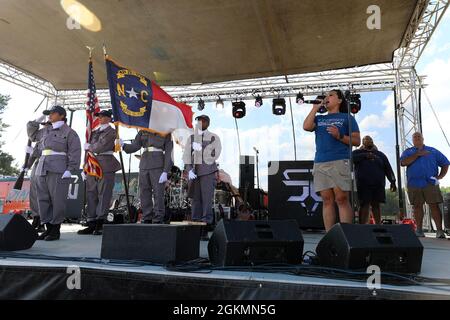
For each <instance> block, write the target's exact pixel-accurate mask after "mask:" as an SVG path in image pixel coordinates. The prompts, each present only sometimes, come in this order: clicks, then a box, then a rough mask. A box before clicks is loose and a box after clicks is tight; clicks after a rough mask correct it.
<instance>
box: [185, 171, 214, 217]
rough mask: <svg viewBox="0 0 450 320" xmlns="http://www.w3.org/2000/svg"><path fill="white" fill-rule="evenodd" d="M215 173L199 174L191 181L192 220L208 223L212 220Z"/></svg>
mask: <svg viewBox="0 0 450 320" xmlns="http://www.w3.org/2000/svg"><path fill="white" fill-rule="evenodd" d="M216 184H217V180H216V173H215V172H214V173H210V174H207V175H204V176H199V177H197V179H195V180H193V181H192V186H191V187H192V188H193V190H192V192H193V197H192V220H193V221H202V222H206V223H208V224H212V223H213V222H214V215H213V209H212V207H213V203H212V201H213V197H214V191H215V189H216Z"/></svg>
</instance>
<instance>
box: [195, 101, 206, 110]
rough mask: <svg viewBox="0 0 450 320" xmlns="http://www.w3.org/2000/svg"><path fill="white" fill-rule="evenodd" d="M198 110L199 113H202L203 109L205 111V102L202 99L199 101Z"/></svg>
mask: <svg viewBox="0 0 450 320" xmlns="http://www.w3.org/2000/svg"><path fill="white" fill-rule="evenodd" d="M197 109H198V110H199V111H202V110H203V109H205V101H203V100H202V99H201V98H200V100H198V107H197Z"/></svg>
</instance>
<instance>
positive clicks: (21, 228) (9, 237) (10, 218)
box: [0, 213, 37, 251]
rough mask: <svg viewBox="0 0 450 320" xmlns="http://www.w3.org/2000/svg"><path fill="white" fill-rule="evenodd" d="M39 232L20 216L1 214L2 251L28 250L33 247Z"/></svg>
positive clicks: (0, 242) (0, 241)
mask: <svg viewBox="0 0 450 320" xmlns="http://www.w3.org/2000/svg"><path fill="white" fill-rule="evenodd" d="M36 239H37V232H36V230H34V229H33V227H32V226H31V224H30V223H29V222H28V221H27V219H25V218H24V217H22V216H21V215H19V214H13V213H10V214H0V250H2V251H16V250H26V249H29V248H31V247H32V246H33V244H34V242H35V241H36Z"/></svg>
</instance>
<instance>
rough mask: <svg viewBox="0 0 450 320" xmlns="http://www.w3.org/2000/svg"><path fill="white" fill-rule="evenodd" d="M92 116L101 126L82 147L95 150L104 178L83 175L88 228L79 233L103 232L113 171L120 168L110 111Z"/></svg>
mask: <svg viewBox="0 0 450 320" xmlns="http://www.w3.org/2000/svg"><path fill="white" fill-rule="evenodd" d="M95 116H97V117H98V118H99V120H100V126H99V127H98V128H97V129H96V130H94V131H93V132H92V135H91V140H90V141H89V142H88V143H85V144H84V150H85V151H86V152H92V153H94V155H95V158H96V159H97V161H98V162H99V164H100V167H101V168H102V172H103V177H102V178H98V177H94V176H91V175H87V177H85V178H86V191H87V192H86V200H87V216H88V217H87V221H88V227H87V228H85V229H83V230H79V231H78V234H93V235H101V234H102V230H103V223H104V221H105V219H106V216H107V214H108V210H109V208H110V206H111V198H112V194H113V189H114V177H115V173H116V171H119V170H120V169H121V167H120V163H119V161H117V159H116V158H115V157H114V141H115V140H116V130H115V129H114V128H113V127H111V125H110V123H111V118H112V112H111V111H110V110H103V111H101V112H99V113H96V114H95Z"/></svg>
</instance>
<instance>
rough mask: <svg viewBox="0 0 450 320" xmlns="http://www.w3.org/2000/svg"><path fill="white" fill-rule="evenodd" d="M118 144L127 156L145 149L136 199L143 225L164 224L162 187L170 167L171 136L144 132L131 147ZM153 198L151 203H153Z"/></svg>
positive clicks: (137, 136) (121, 142)
mask: <svg viewBox="0 0 450 320" xmlns="http://www.w3.org/2000/svg"><path fill="white" fill-rule="evenodd" d="M120 144H121V146H122V147H123V150H124V151H125V152H126V153H133V152H136V151H138V150H139V149H141V148H144V153H143V154H142V158H141V162H140V163H139V198H140V201H141V209H142V222H143V223H155V224H160V223H164V214H165V205H164V187H165V183H166V181H167V173H168V172H169V170H170V169H171V168H172V165H173V161H172V151H173V142H172V136H171V135H170V134H168V135H167V136H166V137H161V136H159V135H158V134H156V133H151V132H148V131H145V130H141V131H139V132H138V134H137V135H136V137H135V138H134V140H133V141H132V142H131V143H130V144H124V143H123V141H122V140H120ZM152 197H153V199H154V202H153V200H152Z"/></svg>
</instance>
